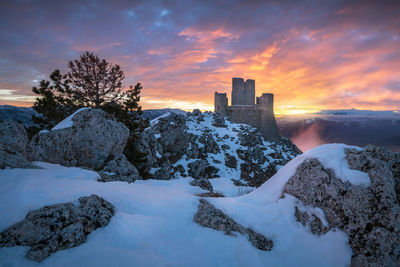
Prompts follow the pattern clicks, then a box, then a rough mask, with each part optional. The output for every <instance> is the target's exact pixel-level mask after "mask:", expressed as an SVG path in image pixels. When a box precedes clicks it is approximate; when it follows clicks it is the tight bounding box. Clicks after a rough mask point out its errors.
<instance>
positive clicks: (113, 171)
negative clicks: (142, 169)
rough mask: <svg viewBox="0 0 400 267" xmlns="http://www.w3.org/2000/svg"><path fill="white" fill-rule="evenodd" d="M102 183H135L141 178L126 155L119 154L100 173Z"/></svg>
mask: <svg viewBox="0 0 400 267" xmlns="http://www.w3.org/2000/svg"><path fill="white" fill-rule="evenodd" d="M99 174H100V177H101V179H100V180H99V181H101V182H111V181H124V182H128V183H133V182H134V181H136V180H137V179H139V178H140V175H139V172H138V170H137V169H136V168H135V166H133V165H132V164H131V163H130V162H129V161H128V160H127V159H126V156H125V155H124V154H118V155H115V156H114V157H113V159H112V160H109V161H108V162H107V163H106V166H105V167H104V168H103V170H101V171H100V172H99Z"/></svg>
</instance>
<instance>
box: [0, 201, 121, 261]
mask: <svg viewBox="0 0 400 267" xmlns="http://www.w3.org/2000/svg"><path fill="white" fill-rule="evenodd" d="M79 202H80V205H79V206H76V205H74V204H73V203H64V204H57V205H52V206H46V207H43V208H41V209H38V210H34V211H31V212H29V213H28V214H27V215H26V217H25V220H23V221H21V222H18V223H16V224H14V225H12V226H11V227H10V228H8V229H7V230H5V231H4V232H2V233H1V234H0V247H12V246H30V247H31V249H30V250H28V252H27V254H26V257H27V258H28V259H30V260H33V261H39V262H40V261H43V260H44V259H46V258H47V257H48V256H50V254H51V253H54V252H56V251H58V250H62V249H67V248H72V247H76V246H79V245H80V244H82V243H84V242H85V240H86V237H87V236H88V235H89V234H90V233H91V232H92V231H94V230H96V229H97V228H99V227H104V226H106V225H107V224H108V223H109V221H110V219H111V217H112V216H113V215H114V206H113V205H112V204H111V203H110V202H108V201H106V200H104V199H102V198H101V197H99V196H97V195H94V194H93V195H91V196H89V197H81V198H79Z"/></svg>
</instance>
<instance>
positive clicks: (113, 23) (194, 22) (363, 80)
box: [0, 0, 400, 114]
mask: <svg viewBox="0 0 400 267" xmlns="http://www.w3.org/2000/svg"><path fill="white" fill-rule="evenodd" d="M227 3H228V2H226V1H210V2H208V1H203V2H197V1H190V0H188V1H177V2H169V1H123V0H121V1H83V0H82V1H67V2H57V3H56V2H54V1H36V2H32V1H18V2H11V1H10V2H6V1H4V2H1V3H0V16H1V17H2V24H1V25H0V47H1V49H0V88H10V89H12V90H15V92H14V94H18V95H26V96H32V92H31V87H32V83H33V81H34V80H38V79H42V78H44V77H48V75H49V74H50V73H51V72H52V71H53V70H54V69H56V68H58V69H61V70H62V71H66V63H67V62H68V61H69V60H72V59H75V58H78V56H79V53H80V52H81V51H85V50H90V51H94V52H96V53H98V54H99V56H101V57H104V58H107V59H109V61H110V62H112V63H115V64H120V65H121V67H122V69H123V70H124V71H125V73H126V77H127V79H126V85H128V84H132V83H135V82H141V83H142V84H143V86H144V89H143V99H147V100H148V101H143V106H144V107H145V108H146V107H150V106H151V107H156V103H155V102H154V101H153V102H152V101H151V99H155V101H156V102H157V101H158V102H157V103H158V105H159V107H166V106H167V105H169V107H177V106H180V107H186V108H192V107H201V108H205V107H208V108H211V107H212V101H213V92H214V91H226V92H227V93H228V94H229V93H230V86H231V85H230V83H231V78H232V77H237V76H238V77H244V78H253V79H255V80H256V90H257V94H258V95H259V94H261V93H262V92H272V93H274V94H275V101H276V102H275V110H276V113H280V114H284V113H290V112H297V111H302V110H309V111H317V110H320V109H333V108H335V109H338V108H353V107H354V108H359V109H382V110H383V109H385V110H388V109H398V106H399V102H400V91H399V90H398V86H397V85H398V84H399V78H398V69H399V68H400V52H399V51H398V47H399V45H400V38H399V36H400V32H399V29H400V4H399V3H398V1H380V2H379V3H378V2H376V1H328V2H324V3H323V4H321V3H320V2H319V3H318V1H306V2H303V1H238V0H237V1H229V4H227ZM3 101H4V100H3ZM10 101H11V100H10ZM13 103H16V102H13ZM21 103H22V102H21ZM185 103H187V104H185ZM22 104H24V105H25V102H23V103H22Z"/></svg>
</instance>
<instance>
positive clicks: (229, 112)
mask: <svg viewBox="0 0 400 267" xmlns="http://www.w3.org/2000/svg"><path fill="white" fill-rule="evenodd" d="M255 83H256V82H255V80H251V79H248V80H246V81H244V80H243V79H242V78H232V103H231V104H232V105H231V106H228V97H227V96H226V93H218V92H215V94H214V112H217V113H219V114H220V115H222V116H224V117H225V116H227V117H229V119H230V120H231V121H233V122H235V123H245V124H249V125H251V126H253V127H256V128H257V129H258V130H259V131H260V132H261V133H262V135H263V136H264V138H266V139H267V140H271V141H273V140H277V139H279V132H278V127H277V125H276V120H275V115H274V95H273V94H269V93H263V94H262V95H261V96H260V97H255V94H256V90H255Z"/></svg>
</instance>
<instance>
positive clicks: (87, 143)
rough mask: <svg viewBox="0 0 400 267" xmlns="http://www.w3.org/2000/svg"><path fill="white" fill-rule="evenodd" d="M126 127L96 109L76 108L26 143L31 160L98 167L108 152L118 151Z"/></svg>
mask: <svg viewBox="0 0 400 267" xmlns="http://www.w3.org/2000/svg"><path fill="white" fill-rule="evenodd" d="M128 137H129V129H128V128H127V127H126V126H125V125H123V124H122V123H120V122H117V121H116V120H115V119H114V118H113V117H112V116H110V115H108V114H107V113H105V112H104V111H102V110H100V109H80V110H78V111H77V112H75V113H74V114H73V115H71V116H70V117H68V118H66V119H65V120H63V121H61V122H60V123H59V124H58V125H56V126H55V127H54V128H53V129H52V130H51V131H49V132H41V133H38V134H37V135H35V136H34V137H33V138H32V140H31V143H30V154H31V158H32V160H34V161H46V162H50V163H58V164H62V165H65V166H84V167H88V168H92V169H100V168H102V167H103V165H104V162H105V161H106V160H107V158H108V157H109V156H111V155H118V154H121V153H122V151H123V150H124V147H125V144H126V141H127V140H128Z"/></svg>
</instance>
